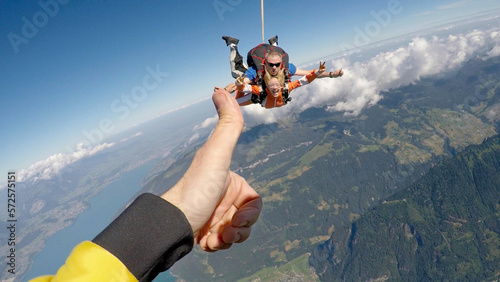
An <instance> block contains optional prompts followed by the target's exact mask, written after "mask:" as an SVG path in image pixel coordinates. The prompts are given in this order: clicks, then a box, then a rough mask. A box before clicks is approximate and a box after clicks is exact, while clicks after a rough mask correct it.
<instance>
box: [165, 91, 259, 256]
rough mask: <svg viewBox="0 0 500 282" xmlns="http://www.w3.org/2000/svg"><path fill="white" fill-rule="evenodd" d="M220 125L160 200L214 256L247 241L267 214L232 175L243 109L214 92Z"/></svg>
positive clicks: (254, 195) (242, 181)
mask: <svg viewBox="0 0 500 282" xmlns="http://www.w3.org/2000/svg"><path fill="white" fill-rule="evenodd" d="M212 100H213V102H214V105H215V108H216V109H217V113H218V115H219V122H218V123H217V126H216V127H215V129H214V131H213V133H212V135H211V136H210V138H209V139H208V141H207V142H206V143H205V144H204V145H203V147H201V148H200V149H199V150H198V152H197V153H196V155H195V157H194V159H193V161H192V163H191V166H190V167H189V169H188V170H187V171H186V173H185V174H184V176H183V177H182V178H181V180H179V182H178V183H177V184H176V185H175V186H174V187H172V188H171V189H170V190H168V191H167V192H166V193H165V194H163V195H162V196H161V197H162V198H163V199H165V200H167V201H169V202H170V203H172V204H173V205H175V206H176V207H177V208H179V209H180V210H181V211H182V212H183V213H184V214H185V216H186V218H187V219H188V221H189V223H190V224H191V228H192V229H193V233H194V239H195V243H197V244H199V246H200V247H201V249H203V250H205V251H208V252H213V251H217V250H222V249H227V248H230V247H231V245H232V244H233V243H241V242H243V241H245V240H246V239H248V237H249V236H250V232H251V226H252V225H253V224H254V223H255V222H256V221H257V219H258V218H259V215H260V212H261V211H262V199H261V198H260V196H259V195H258V194H257V192H255V190H254V189H252V187H250V185H249V184H248V183H247V182H246V180H245V179H244V178H243V177H241V176H239V175H238V174H236V173H234V172H232V171H230V170H229V167H230V164H231V156H232V154H233V150H234V148H235V146H236V142H237V141H238V138H239V136H240V134H241V131H242V129H243V116H242V114H241V110H240V106H239V105H238V103H237V102H236V100H235V99H234V98H233V97H232V96H231V94H230V93H229V92H227V91H226V90H224V89H223V88H220V87H215V89H214V94H213V96H212Z"/></svg>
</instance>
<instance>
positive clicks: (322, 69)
mask: <svg viewBox="0 0 500 282" xmlns="http://www.w3.org/2000/svg"><path fill="white" fill-rule="evenodd" d="M325 70H326V67H325V62H321V61H320V62H319V68H318V71H317V74H318V75H320V74H322V73H323V72H324V71H325Z"/></svg>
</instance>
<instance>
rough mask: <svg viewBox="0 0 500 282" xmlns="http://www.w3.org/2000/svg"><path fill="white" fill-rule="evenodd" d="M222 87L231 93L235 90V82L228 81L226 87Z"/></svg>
mask: <svg viewBox="0 0 500 282" xmlns="http://www.w3.org/2000/svg"><path fill="white" fill-rule="evenodd" d="M224 89H225V90H226V91H227V92H229V93H233V92H234V91H236V84H234V83H229V84H228V85H227V86H226V87H224Z"/></svg>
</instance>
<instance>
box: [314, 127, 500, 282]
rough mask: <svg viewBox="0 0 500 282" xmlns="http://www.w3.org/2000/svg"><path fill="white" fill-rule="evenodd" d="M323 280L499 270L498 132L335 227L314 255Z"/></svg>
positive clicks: (486, 277)
mask: <svg viewBox="0 0 500 282" xmlns="http://www.w3.org/2000/svg"><path fill="white" fill-rule="evenodd" d="M310 262H311V264H312V265H313V266H314V267H315V269H316V273H317V274H319V275H320V277H321V280H323V281H359V280H362V281H367V280H370V281H373V280H377V279H382V280H400V281H444V280H448V281H490V280H492V279H498V278H499V276H500V138H499V137H495V138H490V139H488V140H487V141H485V142H484V143H483V144H481V145H478V146H471V147H469V148H467V149H466V150H465V151H464V152H462V153H460V154H458V155H457V156H456V157H454V158H451V159H449V160H446V161H444V162H442V163H440V164H439V165H436V166H435V167H433V168H432V169H431V170H430V171H429V173H427V174H426V175H425V176H423V177H422V178H421V179H419V180H418V181H417V182H415V183H414V184H413V185H411V186H410V187H408V188H407V189H404V190H403V191H400V192H398V193H396V194H395V195H394V196H391V197H389V198H388V199H387V200H385V201H383V202H382V204H381V205H379V206H377V207H375V208H374V209H373V210H372V211H370V212H368V213H366V214H364V215H363V216H362V217H361V218H360V219H359V220H357V221H355V222H353V223H352V224H351V225H350V226H348V227H347V228H343V229H342V230H337V231H335V232H334V233H333V235H332V238H331V239H330V240H328V241H327V242H325V243H324V244H322V245H321V246H320V247H318V249H317V250H316V251H315V252H314V253H313V255H312V256H311V258H310Z"/></svg>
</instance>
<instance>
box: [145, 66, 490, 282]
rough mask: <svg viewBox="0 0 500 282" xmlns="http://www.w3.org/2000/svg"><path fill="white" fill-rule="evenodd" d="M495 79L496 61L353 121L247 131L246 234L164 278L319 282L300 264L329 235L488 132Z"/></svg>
mask: <svg viewBox="0 0 500 282" xmlns="http://www.w3.org/2000/svg"><path fill="white" fill-rule="evenodd" d="M499 77H500V58H498V57H497V58H496V59H491V60H488V61H483V60H481V59H474V60H472V61H470V62H469V63H468V64H466V65H465V66H464V68H463V70H461V71H458V72H454V73H452V74H448V75H447V76H446V77H441V78H432V79H424V80H422V81H420V82H418V83H417V84H415V85H411V86H407V87H402V88H399V89H396V90H392V91H388V92H386V93H383V95H384V99H383V100H382V101H380V102H379V103H378V104H377V105H374V106H372V107H370V108H368V109H366V110H365V111H363V112H362V114H361V115H359V116H356V117H349V116H344V115H342V114H341V113H337V112H329V111H326V108H312V109H309V110H306V111H304V112H302V113H301V114H300V115H297V116H290V117H287V118H286V119H283V120H281V121H280V122H279V123H276V124H268V125H260V126H257V127H254V128H251V129H249V130H247V131H246V132H244V133H243V134H242V136H241V137H240V140H239V142H238V145H237V147H236V150H235V153H234V156H233V163H232V167H231V169H232V170H234V171H236V172H238V173H239V174H241V175H242V176H243V177H245V178H246V179H247V180H248V181H249V183H250V184H251V185H252V186H253V187H254V188H255V189H256V190H257V191H258V192H259V194H260V195H261V196H262V197H263V200H264V210H263V213H262V215H261V218H260V219H259V221H258V222H257V223H256V225H255V226H254V229H253V232H252V236H251V237H250V238H249V240H247V241H246V242H245V243H244V244H238V245H237V246H234V247H233V248H231V249H230V250H226V251H223V252H217V253H204V252H201V251H194V252H192V253H190V254H189V255H188V256H187V257H185V258H184V259H183V260H181V261H179V262H178V263H177V264H176V265H174V267H173V268H172V273H174V274H175V275H179V276H180V277H182V278H184V279H186V280H187V281H207V279H210V280H220V281H235V280H237V279H243V278H245V280H246V279H250V280H252V279H262V280H274V281H276V280H280V279H281V280H289V279H288V278H290V277H295V278H296V279H298V280H304V281H310V280H314V279H318V277H317V276H316V275H315V274H314V273H310V272H309V268H308V257H309V254H310V253H312V252H313V251H314V250H315V249H316V248H317V247H318V246H320V245H322V244H323V243H324V242H325V241H327V240H329V238H330V237H331V235H332V233H334V234H336V233H335V232H336V231H340V230H344V228H346V227H349V228H350V226H352V223H353V222H355V221H356V220H358V219H359V218H360V217H361V216H363V214H365V213H366V212H368V211H371V210H372V209H373V208H374V207H375V206H378V205H380V204H381V203H382V202H383V201H388V197H390V196H392V195H393V194H394V193H396V192H398V191H399V190H401V189H403V188H404V187H407V186H408V185H409V184H411V183H413V182H414V181H415V180H417V179H418V178H420V177H421V176H422V175H425V174H426V173H427V172H428V170H429V169H430V168H431V167H432V166H434V165H436V164H437V163H439V162H440V161H442V160H443V159H445V158H448V157H451V156H453V155H455V154H457V153H458V152H460V151H462V150H464V149H465V148H466V147H467V146H469V145H471V144H481V143H482V142H483V140H484V139H486V138H488V137H491V136H494V135H496V134H497V132H498V122H499V121H500V117H499V115H498V114H497V113H498V112H499V111H500V102H499V96H500V95H498V93H499V91H500V88H499V87H500V79H499ZM197 146H200V144H197V145H195V146H193V147H190V148H188V149H184V148H181V149H179V151H178V153H177V154H176V155H172V156H171V157H170V158H168V159H166V160H164V163H163V165H164V166H165V167H166V168H167V169H166V170H165V171H163V172H161V173H159V174H158V175H157V176H156V177H155V178H153V179H152V180H151V181H149V182H148V183H147V185H145V187H144V190H143V191H152V192H157V191H161V190H162V189H164V187H171V186H172V185H173V184H174V183H175V182H176V181H177V180H178V178H179V177H180V176H181V175H182V174H183V173H184V171H185V170H186V169H187V166H188V165H189V162H190V161H191V159H192V157H193V155H194V151H195V150H196V149H197ZM443 205H445V206H446V205H447V203H446V202H443ZM459 219H460V218H459ZM458 223H460V222H459V221H458ZM408 228H410V227H408ZM410 229H411V228H410ZM409 232H410V234H411V232H412V231H411V230H410V231H409ZM433 235H435V234H433ZM437 235H439V236H441V237H442V235H440V234H437ZM378 243H382V244H387V242H382V241H381V242H378ZM322 246H323V245H322ZM320 257H322V258H325V259H328V256H325V255H324V253H322V255H321V256H316V260H319V258H320ZM330 259H331V260H335V257H332V258H330ZM374 259H375V258H374ZM315 266H316V271H317V272H318V273H319V274H321V275H322V276H321V277H327V276H324V275H326V273H327V272H328V271H330V270H331V267H330V266H328V264H327V263H326V261H324V262H323V263H321V262H319V261H317V263H315ZM319 266H321V267H319ZM323 268H325V269H323ZM328 278H329V277H328ZM326 280H328V279H326Z"/></svg>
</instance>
